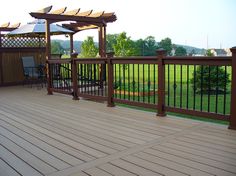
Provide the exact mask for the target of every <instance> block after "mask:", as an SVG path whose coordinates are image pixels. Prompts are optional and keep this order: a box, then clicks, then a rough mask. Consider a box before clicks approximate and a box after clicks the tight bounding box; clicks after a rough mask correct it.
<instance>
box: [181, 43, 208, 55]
mask: <svg viewBox="0 0 236 176" xmlns="http://www.w3.org/2000/svg"><path fill="white" fill-rule="evenodd" d="M176 46H182V47H183V48H185V49H186V51H187V53H188V54H190V53H192V52H193V51H194V53H195V54H198V55H204V54H205V53H206V49H204V48H196V47H193V46H188V45H179V44H176Z"/></svg>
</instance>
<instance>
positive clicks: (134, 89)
mask: <svg viewBox="0 0 236 176" xmlns="http://www.w3.org/2000/svg"><path fill="white" fill-rule="evenodd" d="M132 71H133V101H134V100H135V80H134V74H135V73H134V64H133V70H132Z"/></svg>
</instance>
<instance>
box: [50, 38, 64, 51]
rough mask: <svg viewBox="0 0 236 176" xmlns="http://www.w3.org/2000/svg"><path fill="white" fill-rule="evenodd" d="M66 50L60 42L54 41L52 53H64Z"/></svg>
mask: <svg viewBox="0 0 236 176" xmlns="http://www.w3.org/2000/svg"><path fill="white" fill-rule="evenodd" d="M63 52H64V49H63V47H62V46H61V44H60V42H58V41H52V44H51V53H53V54H62V53H63Z"/></svg>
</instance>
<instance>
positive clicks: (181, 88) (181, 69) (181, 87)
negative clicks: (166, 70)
mask: <svg viewBox="0 0 236 176" xmlns="http://www.w3.org/2000/svg"><path fill="white" fill-rule="evenodd" d="M182 95H183V66H182V65H180V97H179V98H180V108H182V99H183V98H182Z"/></svg>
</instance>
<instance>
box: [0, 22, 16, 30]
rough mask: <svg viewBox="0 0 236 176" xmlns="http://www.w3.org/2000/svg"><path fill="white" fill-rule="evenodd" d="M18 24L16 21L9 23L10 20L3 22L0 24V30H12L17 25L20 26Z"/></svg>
mask: <svg viewBox="0 0 236 176" xmlns="http://www.w3.org/2000/svg"><path fill="white" fill-rule="evenodd" d="M20 24H21V23H16V24H13V25H11V24H10V22H8V23H4V24H2V25H0V32H1V31H3V32H9V31H13V30H15V29H17V28H18V27H20Z"/></svg>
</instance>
